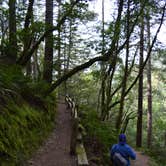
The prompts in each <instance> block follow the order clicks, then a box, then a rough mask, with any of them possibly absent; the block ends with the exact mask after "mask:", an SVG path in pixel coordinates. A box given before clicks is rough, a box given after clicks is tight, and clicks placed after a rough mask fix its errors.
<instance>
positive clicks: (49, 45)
mask: <svg viewBox="0 0 166 166" xmlns="http://www.w3.org/2000/svg"><path fill="white" fill-rule="evenodd" d="M45 24H46V25H45V26H46V31H48V30H49V29H51V28H52V27H53V0H46V16H45ZM52 71H53V33H52V32H50V33H49V34H48V35H47V36H46V38H45V56H44V69H43V80H45V81H46V82H47V83H51V82H52Z"/></svg>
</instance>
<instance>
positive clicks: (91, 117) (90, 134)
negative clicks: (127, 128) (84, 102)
mask: <svg viewBox="0 0 166 166" xmlns="http://www.w3.org/2000/svg"><path fill="white" fill-rule="evenodd" d="M80 111H81V112H80V115H81V123H82V124H83V126H84V127H85V129H86V132H87V134H86V136H85V139H86V142H85V143H86V149H87V151H89V152H88V153H89V154H88V155H90V158H89V160H90V161H93V162H95V163H96V164H99V165H100V164H103V165H108V164H109V163H110V156H109V148H110V147H111V146H112V145H113V144H114V143H115V142H117V134H116V132H115V131H114V130H113V127H111V125H110V123H109V122H103V121H101V120H100V119H99V117H98V114H97V112H96V111H95V110H93V109H92V108H88V107H87V106H86V107H85V106H83V107H81V108H80ZM88 157H89V156H88Z"/></svg>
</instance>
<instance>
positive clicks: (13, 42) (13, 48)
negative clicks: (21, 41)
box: [9, 0, 17, 63]
mask: <svg viewBox="0 0 166 166" xmlns="http://www.w3.org/2000/svg"><path fill="white" fill-rule="evenodd" d="M15 5H16V0H9V59H10V62H11V63H15V62H16V58H17V37H16V6H15Z"/></svg>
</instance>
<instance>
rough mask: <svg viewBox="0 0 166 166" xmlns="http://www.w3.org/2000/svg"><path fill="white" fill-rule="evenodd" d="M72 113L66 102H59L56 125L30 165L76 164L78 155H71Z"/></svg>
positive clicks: (70, 165)
mask: <svg viewBox="0 0 166 166" xmlns="http://www.w3.org/2000/svg"><path fill="white" fill-rule="evenodd" d="M70 136H71V115H70V110H67V109H66V106H65V104H63V103H60V104H58V111H57V116H56V126H55V129H54V131H53V133H52V134H51V136H50V137H49V138H48V139H47V140H46V141H45V143H44V144H43V145H42V146H41V148H40V149H39V150H38V151H37V153H36V154H35V155H34V156H33V158H32V159H31V160H30V161H28V165H29V166H76V157H74V156H71V155H70Z"/></svg>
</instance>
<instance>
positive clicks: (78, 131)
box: [65, 96, 89, 166]
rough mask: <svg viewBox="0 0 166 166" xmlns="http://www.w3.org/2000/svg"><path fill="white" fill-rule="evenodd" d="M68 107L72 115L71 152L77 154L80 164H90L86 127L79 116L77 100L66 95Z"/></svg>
mask: <svg viewBox="0 0 166 166" xmlns="http://www.w3.org/2000/svg"><path fill="white" fill-rule="evenodd" d="M65 101H66V104H67V108H68V109H71V116H72V134H71V142H70V153H71V154H72V155H77V162H78V163H77V164H78V166H81V165H82V166H87V165H89V163H88V159H87V155H86V151H85V147H84V145H83V137H82V135H83V133H84V130H85V129H84V127H83V126H82V125H81V124H80V121H79V117H78V107H77V106H76V104H75V102H74V101H73V100H72V99H71V98H70V97H69V96H66V97H65Z"/></svg>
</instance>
